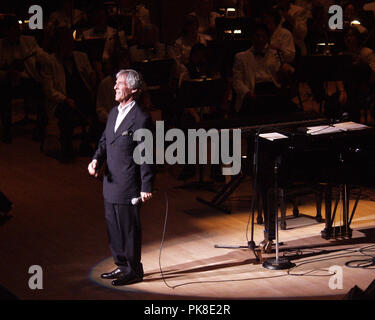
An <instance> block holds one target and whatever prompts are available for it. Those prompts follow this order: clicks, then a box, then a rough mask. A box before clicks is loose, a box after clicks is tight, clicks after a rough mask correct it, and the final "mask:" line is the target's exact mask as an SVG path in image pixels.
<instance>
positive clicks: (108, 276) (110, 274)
mask: <svg viewBox="0 0 375 320" xmlns="http://www.w3.org/2000/svg"><path fill="white" fill-rule="evenodd" d="M124 276H125V273H124V272H123V271H121V270H120V269H119V268H117V269H115V270H113V271H111V272H107V273H102V275H101V277H102V278H103V279H117V278H121V277H124Z"/></svg>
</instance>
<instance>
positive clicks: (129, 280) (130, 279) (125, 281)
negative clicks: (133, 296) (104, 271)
mask: <svg viewBox="0 0 375 320" xmlns="http://www.w3.org/2000/svg"><path fill="white" fill-rule="evenodd" d="M137 282H142V278H139V277H134V276H129V275H127V276H123V277H121V278H117V279H116V280H113V281H112V285H113V286H115V287H118V286H126V285H129V284H133V283H137Z"/></svg>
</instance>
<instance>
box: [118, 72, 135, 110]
mask: <svg viewBox="0 0 375 320" xmlns="http://www.w3.org/2000/svg"><path fill="white" fill-rule="evenodd" d="M114 89H115V91H116V96H115V100H116V101H117V102H119V103H127V102H130V101H132V100H133V94H134V93H136V92H137V90H134V89H130V88H129V86H128V84H127V82H126V78H125V75H119V76H118V78H117V80H116V84H115V87H114Z"/></svg>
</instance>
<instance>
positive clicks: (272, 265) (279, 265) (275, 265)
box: [263, 157, 295, 270]
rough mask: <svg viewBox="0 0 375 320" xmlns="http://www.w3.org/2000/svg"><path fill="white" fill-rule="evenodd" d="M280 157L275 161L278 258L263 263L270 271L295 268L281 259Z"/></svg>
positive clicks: (286, 260) (285, 259)
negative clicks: (278, 180)
mask: <svg viewBox="0 0 375 320" xmlns="http://www.w3.org/2000/svg"><path fill="white" fill-rule="evenodd" d="M280 160H281V159H280V157H278V158H277V159H276V160H275V165H274V173H275V176H274V179H275V186H274V188H275V190H274V192H275V199H274V201H275V233H276V258H275V259H270V260H267V261H265V262H264V263H263V267H264V268H266V269H270V270H283V269H290V268H292V267H294V266H295V264H294V263H292V262H290V261H289V260H288V259H287V258H279V206H278V185H277V179H278V174H279V166H280Z"/></svg>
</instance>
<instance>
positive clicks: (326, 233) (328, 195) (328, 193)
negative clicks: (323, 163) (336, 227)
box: [321, 184, 332, 239]
mask: <svg viewBox="0 0 375 320" xmlns="http://www.w3.org/2000/svg"><path fill="white" fill-rule="evenodd" d="M324 189H325V190H324V195H325V196H324V200H325V214H326V226H325V228H324V229H323V230H322V231H321V236H322V238H324V239H329V238H330V233H331V230H332V222H331V218H332V185H330V184H326V185H324Z"/></svg>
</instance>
